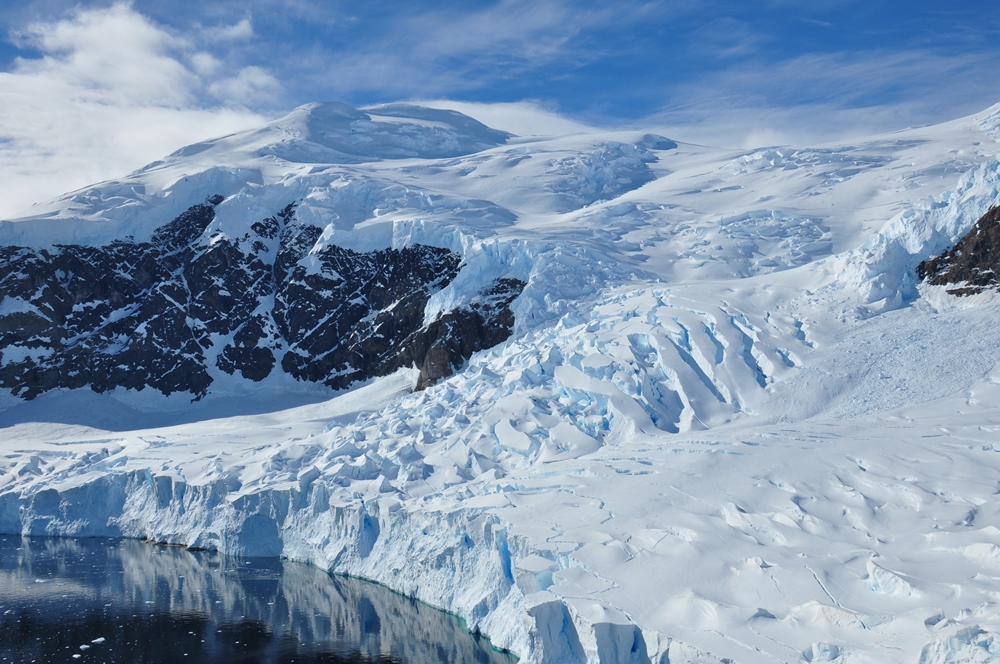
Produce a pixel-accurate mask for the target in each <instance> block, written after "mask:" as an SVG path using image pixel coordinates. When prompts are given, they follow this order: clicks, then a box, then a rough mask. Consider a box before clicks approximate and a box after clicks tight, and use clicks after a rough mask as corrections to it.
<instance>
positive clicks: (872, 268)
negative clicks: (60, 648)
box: [0, 104, 1000, 664]
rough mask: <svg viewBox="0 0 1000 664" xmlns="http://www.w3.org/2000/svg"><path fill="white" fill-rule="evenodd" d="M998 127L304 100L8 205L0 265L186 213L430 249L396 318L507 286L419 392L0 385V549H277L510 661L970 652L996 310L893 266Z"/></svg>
mask: <svg viewBox="0 0 1000 664" xmlns="http://www.w3.org/2000/svg"><path fill="white" fill-rule="evenodd" d="M997 118H1000V110H998V108H997V107H994V108H992V109H988V110H987V111H985V112H983V113H981V114H978V115H976V116H973V117H970V118H963V119H959V120H955V121H952V122H949V123H945V124H943V125H938V126H932V127H922V128H913V129H907V130H904V131H900V132H895V133H892V134H887V135H882V136H876V137H872V138H869V139H865V140H859V141H855V142H852V143H851V144H837V145H821V146H812V147H809V146H799V147H788V146H765V147H762V148H760V149H754V150H734V149H725V148H715V147H706V146H699V145H691V144H686V143H683V142H679V141H673V140H671V139H670V138H667V137H662V136H659V135H658V134H656V133H653V132H651V131H648V130H643V131H598V130H593V131H586V132H583V131H581V132H578V133H570V134H566V135H558V136H526V137H519V136H513V135H510V134H507V133H504V132H499V131H495V130H492V129H490V128H489V127H486V126H485V125H483V124H481V123H479V122H477V121H475V120H473V119H472V118H469V117H467V116H464V115H461V114H458V113H456V112H454V111H447V110H441V109H428V108H422V107H417V106H412V105H401V104H393V105H387V106H382V107H373V108H368V109H353V108H351V107H348V106H345V105H342V104H312V105H309V106H306V107H302V108H300V109H296V110H295V111H294V112H293V113H292V114H291V115H289V116H288V117H286V118H284V119H281V120H276V121H275V122H273V123H270V124H269V125H267V126H266V127H264V128H262V129H260V130H256V131H251V132H243V133H240V134H235V135H233V136H229V137H223V138H220V139H216V140H213V141H208V142H205V143H202V144H197V145H194V146H188V147H186V148H183V149H181V150H179V151H177V152H175V153H174V154H172V155H169V156H167V157H165V158H164V159H163V160H161V161H159V162H156V163H154V164H151V165H149V166H147V167H145V168H143V169H141V170H139V171H136V172H135V173H133V174H130V175H128V176H126V177H124V178H122V179H120V180H115V181H109V182H104V183H98V184H95V185H93V186H92V187H88V188H85V189H83V190H80V191H77V192H71V193H69V194H67V195H65V196H63V197H60V198H58V199H55V200H53V201H50V202H47V203H42V204H39V205H37V206H36V207H35V208H33V210H32V212H31V215H30V216H29V217H25V218H21V219H15V220H8V221H4V222H2V223H0V243H2V244H3V245H5V246H20V247H29V248H34V249H36V250H37V251H54V250H55V248H56V247H58V246H61V245H67V244H78V245H81V246H93V247H100V246H104V245H106V244H109V243H111V242H113V241H115V240H116V239H117V240H121V239H123V238H131V239H132V241H134V242H146V241H149V240H150V238H152V237H153V236H154V234H155V232H156V229H157V228H159V227H161V226H163V225H164V224H166V223H168V222H169V221H170V220H171V219H174V218H176V217H177V216H178V215H180V214H181V213H183V212H184V211H185V210H187V209H189V208H190V207H191V206H192V205H197V204H201V203H203V202H204V201H205V200H207V199H209V198H210V197H215V196H218V197H219V199H220V200H219V202H218V204H217V205H216V206H215V211H216V214H215V217H214V219H212V221H211V222H210V224H209V226H208V228H207V229H206V232H205V236H204V237H205V242H206V243H209V242H211V241H213V240H212V238H215V240H214V241H219V240H218V238H240V237H242V236H243V234H244V233H245V232H246V229H247V227H248V226H249V225H250V224H253V223H255V222H257V221H260V220H262V219H266V218H269V217H272V216H273V215H276V214H277V213H278V212H279V211H281V210H284V209H286V207H287V206H288V205H289V204H291V203H294V204H295V205H296V215H297V218H298V219H299V221H300V222H301V223H303V224H306V225H311V226H313V227H315V228H316V229H317V230H316V233H315V239H314V240H312V245H311V247H308V248H307V249H308V251H306V252H305V254H304V256H303V257H302V258H301V259H300V262H299V265H301V267H302V269H303V270H304V271H306V272H308V270H309V269H314V268H315V265H316V264H315V262H310V261H314V258H315V256H317V255H320V254H321V252H323V251H324V250H325V249H326V248H327V247H340V248H343V249H348V250H351V251H355V252H371V251H378V250H385V249H396V250H400V249H403V248H406V247H413V246H416V245H426V246H430V247H438V248H441V249H446V250H448V251H451V252H454V253H455V254H457V255H459V256H460V257H461V261H462V262H461V268H460V269H459V270H458V273H457V275H456V276H455V277H454V279H452V280H450V281H449V282H448V283H447V285H445V286H443V287H442V288H440V290H437V291H435V292H433V293H432V294H430V295H429V297H428V299H427V301H426V306H425V308H424V312H423V316H424V320H423V322H424V324H425V325H426V324H432V323H434V322H435V321H437V320H441V318H442V316H443V315H445V314H446V313H447V312H450V311H453V310H455V309H457V308H460V307H463V306H469V305H470V303H474V302H476V301H477V298H478V297H480V296H481V293H482V290H483V288H484V287H486V286H488V285H489V284H492V283H494V282H496V280H497V279H501V278H511V279H517V280H519V281H521V282H523V283H524V288H523V290H522V291H521V292H520V294H519V295H518V296H517V298H516V299H514V300H513V302H511V304H510V307H511V311H512V312H513V316H514V322H513V328H512V334H511V336H510V337H509V338H508V339H507V340H506V341H503V342H502V343H500V344H499V345H496V346H494V347H492V348H487V349H483V350H479V351H478V352H476V353H474V354H473V355H471V357H469V358H468V360H467V361H466V362H464V364H463V365H462V366H461V367H459V368H458V370H457V371H456V372H455V373H454V374H453V375H451V376H449V377H445V378H443V379H442V380H440V381H439V382H436V383H435V384H433V385H430V386H428V387H426V389H421V390H416V391H414V387H415V386H416V384H417V382H418V380H419V371H418V370H417V369H415V368H407V367H403V368H400V369H399V370H398V371H396V372H395V373H392V374H391V375H385V376H380V377H379V376H372V377H370V378H369V379H367V380H361V381H358V382H356V383H354V384H353V385H351V386H350V387H349V388H348V389H342V390H339V391H335V390H334V389H331V388H330V387H329V386H326V385H322V384H312V383H305V382H302V381H298V380H295V379H294V378H292V377H290V376H287V375H277V374H275V375H271V376H268V377H267V378H266V379H264V380H262V381H253V380H248V379H246V378H244V377H242V376H240V375H235V374H234V375H229V374H224V373H218V374H217V375H215V381H214V382H213V383H212V384H211V386H210V388H209V389H208V390H207V393H205V394H194V393H183V392H174V393H171V394H169V395H164V394H161V393H159V392H158V391H157V390H155V389H154V388H153V387H147V388H145V389H141V390H139V389H125V388H122V387H118V388H116V389H113V390H105V391H104V392H102V393H98V392H95V391H92V390H90V389H86V388H84V389H75V390H69V389H57V390H52V391H49V392H46V393H44V394H40V395H39V396H37V397H36V398H34V399H31V400H27V401H26V400H23V399H21V398H19V397H18V396H16V395H14V394H4V395H2V396H0V407H2V408H3V410H2V411H0V427H2V428H0V441H2V442H0V452H2V453H0V532H3V533H11V534H19V533H20V534H26V535H47V536H73V537H90V536H116V537H122V536H123V537H129V538H139V539H146V540H150V541H155V542H169V543H179V544H184V545H187V546H190V547H197V548H205V549H213V550H219V551H222V552H224V553H228V554H232V555H237V556H281V557H285V558H288V559H291V560H297V561H305V562H310V563H312V564H314V565H316V566H318V567H319V568H321V569H323V570H328V571H330V572H334V573H338V574H349V575H352V576H357V577H362V578H366V579H370V580H373V581H377V582H379V583H382V584H384V585H386V586H388V587H390V588H392V589H394V590H396V591H399V592H401V593H404V594H406V595H409V596H413V597H417V598H419V599H421V600H423V601H425V602H428V603H430V604H432V605H434V606H438V607H441V608H443V609H446V610H448V611H451V612H453V613H455V614H457V615H459V616H460V617H462V618H463V619H464V620H465V621H466V623H467V624H468V626H469V628H470V629H473V630H478V631H480V632H482V633H483V634H486V635H488V636H489V637H490V639H491V642H492V643H493V644H494V645H495V646H496V647H501V648H507V649H509V650H511V651H512V652H514V653H516V654H517V655H518V656H519V657H520V658H521V660H522V661H524V662H538V663H556V662H602V663H607V662H614V663H618V662H630V663H631V662H637V663H639V662H649V663H656V664H668V663H670V664H678V663H685V662H688V663H699V664H702V663H704V664H709V663H712V664H715V663H720V664H721V663H722V662H732V663H739V664H742V663H744V662H746V663H757V662H762V663H763V662H838V663H841V664H846V663H852V664H853V663H861V662H921V663H922V664H944V663H956V664H957V663H958V662H987V661H995V660H996V659H997V658H998V657H1000V645H998V644H1000V574H998V570H1000V512H998V508H997V503H996V499H995V496H996V493H997V491H998V488H1000V487H998V478H1000V456H998V452H1000V411H998V410H997V408H996V406H995V404H996V403H998V400H1000V365H998V362H1000V329H998V328H997V326H996V325H995V319H996V316H997V314H998V313H1000V304H998V299H997V297H996V295H995V293H992V292H987V293H983V294H980V295H976V296H973V297H969V298H957V297H954V296H951V295H948V294H946V293H945V292H944V288H943V287H938V286H928V285H926V284H923V283H921V282H920V281H919V280H918V279H917V277H916V272H915V270H916V267H917V265H918V264H920V263H921V262H922V261H924V260H926V259H927V258H929V257H931V256H933V255H935V254H937V253H940V252H942V251H944V250H946V249H948V248H949V247H950V246H953V245H954V244H955V243H956V242H957V241H958V240H959V239H960V238H961V237H962V236H963V235H964V234H965V233H966V232H967V231H968V230H969V229H970V228H972V226H973V225H974V224H975V223H976V221H977V219H979V217H980V216H981V215H982V214H983V213H985V212H986V211H987V210H988V209H989V208H991V207H992V206H994V205H997V204H998V203H1000V162H998V161H997V153H998V152H1000V149H998V145H997V139H998V138H1000V135H998V133H997V129H996V125H997V122H998V120H997ZM206 246H207V244H206ZM310 257H313V258H310ZM310 266H312V267H310ZM317 269H318V268H317ZM32 306H33V305H32V304H31V302H30V301H29V300H24V299H18V300H15V299H11V298H5V299H4V300H3V301H2V302H0V323H2V321H3V320H4V318H5V317H8V316H14V317H16V316H17V315H23V314H25V312H26V311H29V310H30V308H31V307H32ZM10 320H14V318H11V319H10ZM126 342H127V340H123V343H126ZM0 350H2V352H3V355H2V358H0V365H6V364H8V363H9V362H13V361H24V358H25V357H26V356H27V355H29V354H30V352H36V351H37V349H35V350H34V351H33V350H32V349H30V348H29V349H20V350H16V351H15V349H7V348H4V349H0ZM37 352H40V351H37ZM192 399H195V400H194V401H192Z"/></svg>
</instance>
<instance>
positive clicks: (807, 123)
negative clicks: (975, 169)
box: [644, 51, 1000, 147]
mask: <svg viewBox="0 0 1000 664" xmlns="http://www.w3.org/2000/svg"><path fill="white" fill-rule="evenodd" d="M998 64H1000V62H998V59H997V58H996V57H995V56H993V55H984V54H978V55H953V56H944V55H938V54H935V53H930V52H921V51H902V52H893V53H881V54H880V53H871V52H869V53H865V54H863V55H861V56H854V55H852V54H843V53H832V54H815V55H804V56H799V57H797V58H792V59H789V60H785V61H782V62H778V63H774V64H760V63H756V64H746V65H742V66H737V67H732V68H729V69H726V70H723V71H721V72H719V73H717V74H715V75H712V76H709V77H706V78H705V79H703V80H702V81H700V82H698V83H697V84H693V85H688V86H685V87H683V88H680V89H678V90H677V91H675V93H674V98H675V99H676V100H677V101H676V102H675V103H674V104H672V105H670V106H669V107H666V108H664V109H663V110H662V111H661V112H660V113H658V114H656V115H655V116H653V117H651V118H647V119H646V120H644V122H646V123H647V124H650V123H655V124H658V125H660V127H661V129H660V130H661V131H664V132H669V133H670V134H671V135H672V137H674V138H677V139H679V140H687V141H693V142H699V143H706V144H712V145H723V146H731V147H759V146H761V145H778V144H793V143H794V144H802V143H807V142H808V143H819V142H826V141H839V140H849V139H853V138H859V137H863V136H869V135H872V134H876V133H881V132H887V131H893V130H897V129H902V128H904V127H907V126H917V125H923V124H933V123H937V122H943V121H946V120H951V119H954V118H956V117H961V116H963V115H972V114H974V113H977V112H979V111H981V110H983V109H985V108H986V107H988V106H990V105H991V104H993V103H995V102H996V101H997V99H996V98H995V90H996V89H998V88H1000V67H998Z"/></svg>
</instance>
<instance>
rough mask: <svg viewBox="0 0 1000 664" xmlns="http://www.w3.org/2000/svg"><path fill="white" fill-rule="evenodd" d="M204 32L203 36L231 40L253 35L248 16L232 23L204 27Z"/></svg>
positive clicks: (251, 24) (251, 23)
mask: <svg viewBox="0 0 1000 664" xmlns="http://www.w3.org/2000/svg"><path fill="white" fill-rule="evenodd" d="M204 32H205V36H207V37H209V38H212V39H225V40H232V41H236V40H240V39H250V38H251V37H253V36H254V32H253V22H252V21H251V20H250V17H246V18H244V19H242V20H240V21H238V22H236V23H234V24H233V25H223V26H218V27H212V28H206V29H205V31H204Z"/></svg>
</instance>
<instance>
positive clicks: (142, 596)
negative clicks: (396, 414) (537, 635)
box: [0, 538, 507, 664]
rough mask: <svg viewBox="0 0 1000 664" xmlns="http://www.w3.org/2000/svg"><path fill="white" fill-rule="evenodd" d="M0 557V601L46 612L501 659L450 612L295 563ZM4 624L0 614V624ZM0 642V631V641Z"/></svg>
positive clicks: (86, 544)
mask: <svg viewBox="0 0 1000 664" xmlns="http://www.w3.org/2000/svg"><path fill="white" fill-rule="evenodd" d="M0 561H2V562H0V604H3V605H5V606H6V607H8V608H10V607H12V606H19V605H20V604H19V603H24V602H25V601H27V602H28V603H29V604H30V606H31V607H32V608H40V609H42V611H41V613H42V614H43V615H44V616H45V617H46V619H48V620H52V621H53V622H58V621H59V620H60V619H63V620H65V619H69V618H71V617H73V618H77V619H78V618H79V616H80V615H82V614H85V613H86V612H88V611H97V612H98V613H101V612H103V611H104V607H106V606H109V607H111V608H112V611H114V612H118V611H125V612H135V611H136V610H137V609H142V610H144V611H152V612H157V613H164V612H166V613H169V614H170V615H174V616H188V619H189V620H193V621H197V622H200V621H202V620H205V621H207V623H208V626H209V627H212V628H211V629H206V628H203V629H202V630H201V631H202V634H201V635H200V636H202V637H203V638H215V639H219V640H222V639H225V638H226V633H227V630H228V629H230V627H229V626H233V625H239V624H250V623H257V624H259V625H261V626H262V627H263V628H264V629H266V630H268V631H270V632H272V633H273V634H274V635H275V636H279V635H280V636H281V638H293V639H295V640H296V641H297V642H298V643H299V644H302V647H304V648H309V647H312V648H314V649H316V650H320V651H321V650H322V649H324V648H326V649H329V648H336V649H340V650H343V649H347V648H350V649H357V651H358V654H359V655H361V656H362V657H366V658H370V659H372V660H377V661H382V660H381V659H380V658H383V657H393V658H395V659H394V660H393V661H404V662H438V661H440V662H453V663H455V664H464V663H466V662H483V663H486V662H497V663H500V662H503V661H507V659H506V658H505V657H503V656H501V655H500V654H499V653H496V652H493V651H491V649H490V647H489V645H488V644H487V642H486V641H485V640H480V639H476V638H474V637H473V636H472V635H470V634H469V633H468V632H467V631H466V630H465V628H464V627H463V625H462V624H461V623H460V622H459V621H458V620H457V619H456V618H454V617H452V616H449V615H447V614H445V613H442V612H441V611H438V610H435V609H432V608H431V607H429V606H427V605H426V604H422V603H420V602H417V601H414V600H412V599H409V598H407V597H405V596H403V595H400V594H398V593H394V592H392V591H390V590H388V589H387V588H384V587H382V586H378V585H375V584H372V583H366V582H364V581H359V580H357V579H351V578H346V577H334V576H330V575H328V574H326V573H325V572H323V571H322V570H320V569H318V568H316V567H312V566H309V565H304V564H299V563H282V562H280V561H278V560H276V559H259V558H258V559H253V560H241V559H236V558H230V557H225V556H221V555H217V554H211V553H207V552H206V553H193V552H190V551H186V550H184V549H180V548H176V547H157V546H152V545H149V544H143V543H140V542H137V541H134V540H124V541H116V540H103V539H96V540H67V539H48V538H45V539H26V540H21V539H20V538H4V539H0ZM39 581H44V583H39ZM8 615H9V614H8ZM60 616H61V618H60ZM4 627H8V626H5V625H3V623H0V633H2V629H3V628H4ZM93 638H94V636H91V637H90V638H88V639H87V640H86V642H87V643H89V642H90V641H91V639H93ZM3 642H4V639H3V638H2V637H0V650H2V643H3ZM220 645H221V644H220ZM206 648H210V646H206ZM258 654H259V653H258Z"/></svg>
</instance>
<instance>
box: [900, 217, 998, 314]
mask: <svg viewBox="0 0 1000 664" xmlns="http://www.w3.org/2000/svg"><path fill="white" fill-rule="evenodd" d="M917 276H918V277H920V279H922V280H924V281H926V282H927V283H929V284H933V285H935V286H949V285H956V286H958V288H951V289H948V291H947V292H949V293H951V294H952V295H975V294H976V293H982V292H983V291H985V290H988V289H990V288H998V289H1000V206H998V207H992V208H990V209H989V210H988V211H987V212H986V214H984V215H983V216H982V217H980V219H979V221H977V222H976V225H975V226H973V227H972V230H970V231H969V232H968V234H966V236H965V237H963V238H962V239H961V240H959V242H958V244H956V245H955V246H954V247H952V248H951V249H949V250H948V251H946V252H944V253H943V254H941V255H940V256H936V257H934V258H931V259H928V260H926V261H924V262H923V263H921V264H920V265H918V266H917Z"/></svg>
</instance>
